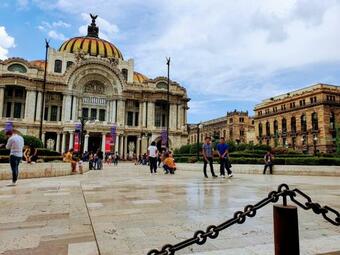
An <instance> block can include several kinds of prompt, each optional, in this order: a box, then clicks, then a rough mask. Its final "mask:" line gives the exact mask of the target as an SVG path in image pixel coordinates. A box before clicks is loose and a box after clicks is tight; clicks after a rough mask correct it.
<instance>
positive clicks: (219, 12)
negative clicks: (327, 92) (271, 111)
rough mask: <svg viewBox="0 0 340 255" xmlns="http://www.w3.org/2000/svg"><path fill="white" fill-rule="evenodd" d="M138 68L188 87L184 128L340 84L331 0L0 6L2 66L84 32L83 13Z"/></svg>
mask: <svg viewBox="0 0 340 255" xmlns="http://www.w3.org/2000/svg"><path fill="white" fill-rule="evenodd" d="M90 12H91V13H95V14H98V15H99V18H98V19H97V23H98V24H99V27H100V37H102V38H104V39H107V40H109V41H111V42H113V43H114V44H115V45H116V46H117V47H118V48H119V49H120V50H121V51H122V53H123V55H124V58H125V59H129V58H134V59H135V69H136V71H139V72H142V73H144V74H145V75H147V76H148V77H155V76H160V75H161V76H165V75H166V65H165V62H166V59H165V58H166V57H167V56H170V57H171V59H172V66H171V78H172V79H174V80H176V81H178V82H180V83H181V84H182V85H183V86H185V87H186V88H187V90H188V94H189V97H190V98H191V102H190V110H189V121H190V122H199V121H204V120H208V119H211V118H215V117H219V116H222V115H225V114H226V112H227V111H231V110H234V109H239V110H248V111H249V112H250V114H251V115H253V108H254V105H255V104H256V103H259V102H260V101H261V100H262V99H265V98H268V97H271V96H275V95H279V94H282V93H286V92H288V91H291V90H294V89H299V88H302V87H304V86H308V85H311V84H314V83H317V82H324V83H330V84H340V72H339V71H338V70H340V1H338V0H281V1H279V0H237V1H236V0H144V1H140V0H96V1H93V0H54V1H52V0H17V1H16V0H1V1H0V59H4V58H7V57H13V56H19V57H23V58H25V59H28V60H34V59H42V58H43V57H44V38H50V40H51V46H52V47H54V48H58V47H59V46H60V45H61V43H62V42H63V41H64V40H65V39H67V38H70V37H73V36H78V35H84V34H85V33H86V27H87V25H88V23H89V22H90V18H89V16H88V13H90Z"/></svg>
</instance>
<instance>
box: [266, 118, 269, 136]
mask: <svg viewBox="0 0 340 255" xmlns="http://www.w3.org/2000/svg"><path fill="white" fill-rule="evenodd" d="M266 136H270V123H269V122H268V121H267V122H266Z"/></svg>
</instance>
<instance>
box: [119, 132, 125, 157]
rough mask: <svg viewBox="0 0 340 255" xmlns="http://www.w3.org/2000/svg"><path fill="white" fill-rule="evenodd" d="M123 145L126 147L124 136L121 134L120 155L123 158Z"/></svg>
mask: <svg viewBox="0 0 340 255" xmlns="http://www.w3.org/2000/svg"><path fill="white" fill-rule="evenodd" d="M123 147H124V136H120V137H119V155H120V158H123V154H124V151H123Z"/></svg>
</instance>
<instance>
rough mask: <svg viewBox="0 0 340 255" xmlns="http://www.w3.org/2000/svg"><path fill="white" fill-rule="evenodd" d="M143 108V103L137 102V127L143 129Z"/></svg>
mask: <svg viewBox="0 0 340 255" xmlns="http://www.w3.org/2000/svg"><path fill="white" fill-rule="evenodd" d="M143 106H144V103H143V102H139V113H138V115H139V116H138V126H139V127H143V119H144V115H143Z"/></svg>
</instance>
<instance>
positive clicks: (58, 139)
mask: <svg viewBox="0 0 340 255" xmlns="http://www.w3.org/2000/svg"><path fill="white" fill-rule="evenodd" d="M55 150H56V151H57V152H60V133H57V143H56V147H55Z"/></svg>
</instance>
